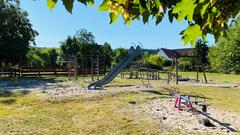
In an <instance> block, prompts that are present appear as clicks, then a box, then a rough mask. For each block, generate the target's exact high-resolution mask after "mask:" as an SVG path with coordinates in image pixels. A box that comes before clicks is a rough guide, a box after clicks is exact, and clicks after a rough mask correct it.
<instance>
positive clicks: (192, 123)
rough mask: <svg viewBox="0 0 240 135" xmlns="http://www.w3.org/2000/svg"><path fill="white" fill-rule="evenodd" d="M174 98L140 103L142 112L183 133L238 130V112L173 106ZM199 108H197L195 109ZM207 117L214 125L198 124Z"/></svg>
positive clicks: (234, 131)
mask: <svg viewBox="0 0 240 135" xmlns="http://www.w3.org/2000/svg"><path fill="white" fill-rule="evenodd" d="M173 106H174V99H173V98H171V99H154V100H151V101H149V102H147V103H146V104H144V105H142V106H141V107H142V108H143V110H144V112H146V113H147V114H148V115H150V116H151V117H153V118H154V119H156V120H157V121H158V122H160V123H161V124H164V125H166V126H169V127H171V128H174V129H179V130H182V131H183V132H185V133H211V134H219V135H220V134H221V135H222V134H233V133H236V132H239V131H240V121H239V120H238V119H239V118H240V114H237V113H235V112H231V111H225V110H221V109H219V108H215V107H213V106H209V107H208V113H207V114H204V113H202V112H200V111H190V110H188V111H187V110H182V111H178V110H177V108H174V107H173ZM197 110H199V109H197ZM204 118H206V119H208V120H209V121H210V122H211V123H212V124H213V125H214V126H213V127H206V126H204V125H203V124H200V122H201V120H202V119H204Z"/></svg>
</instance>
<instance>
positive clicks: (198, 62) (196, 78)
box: [196, 58, 199, 82]
mask: <svg viewBox="0 0 240 135" xmlns="http://www.w3.org/2000/svg"><path fill="white" fill-rule="evenodd" d="M196 62H197V78H196V80H197V82H198V80H199V79H198V78H199V58H197V61H196Z"/></svg>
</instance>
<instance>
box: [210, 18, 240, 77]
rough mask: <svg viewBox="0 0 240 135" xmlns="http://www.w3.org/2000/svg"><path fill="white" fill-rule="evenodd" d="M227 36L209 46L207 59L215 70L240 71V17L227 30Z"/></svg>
mask: <svg viewBox="0 0 240 135" xmlns="http://www.w3.org/2000/svg"><path fill="white" fill-rule="evenodd" d="M226 35H227V36H226V37H223V38H221V39H220V40H219V42H218V43H217V44H216V45H215V46H213V47H211V48H210V51H209V60H210V63H211V66H212V68H213V69H214V70H215V71H220V72H225V73H238V74H239V73H240V38H239V37H240V17H238V18H237V21H236V23H234V24H233V25H232V26H231V27H230V28H229V30H228V31H227V34H226Z"/></svg>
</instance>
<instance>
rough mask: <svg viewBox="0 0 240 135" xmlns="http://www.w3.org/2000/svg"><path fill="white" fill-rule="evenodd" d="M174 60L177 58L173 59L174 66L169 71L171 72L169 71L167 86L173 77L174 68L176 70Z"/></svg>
mask: <svg viewBox="0 0 240 135" xmlns="http://www.w3.org/2000/svg"><path fill="white" fill-rule="evenodd" d="M174 60H175V58H173V61H172V65H171V67H170V69H169V71H168V81H167V84H169V82H170V79H171V77H172V70H173V68H174Z"/></svg>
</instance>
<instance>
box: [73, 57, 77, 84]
mask: <svg viewBox="0 0 240 135" xmlns="http://www.w3.org/2000/svg"><path fill="white" fill-rule="evenodd" d="M73 63H74V77H75V80H77V79H78V63H77V57H76V56H74V57H73Z"/></svg>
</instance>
